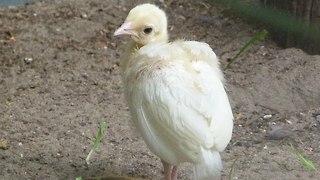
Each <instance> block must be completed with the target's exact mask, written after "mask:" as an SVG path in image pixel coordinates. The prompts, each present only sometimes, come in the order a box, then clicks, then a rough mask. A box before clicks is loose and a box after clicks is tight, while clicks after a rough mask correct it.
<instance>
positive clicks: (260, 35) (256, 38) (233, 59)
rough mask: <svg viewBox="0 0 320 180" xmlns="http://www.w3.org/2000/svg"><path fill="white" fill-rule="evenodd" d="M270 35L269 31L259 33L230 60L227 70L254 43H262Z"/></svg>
mask: <svg viewBox="0 0 320 180" xmlns="http://www.w3.org/2000/svg"><path fill="white" fill-rule="evenodd" d="M267 34H268V31H267V30H265V29H264V30H262V31H260V32H258V33H257V34H256V35H254V36H253V37H252V38H251V39H250V40H249V41H248V42H247V43H246V44H245V45H244V46H243V47H242V48H241V49H240V50H239V51H238V53H237V54H236V55H235V56H233V58H231V59H230V61H229V63H228V64H227V66H226V68H225V69H227V68H228V67H229V66H230V64H232V63H233V62H234V61H235V60H236V59H237V58H238V57H239V56H240V55H241V54H242V53H243V52H244V51H245V50H246V49H247V48H248V47H250V46H251V45H252V44H253V43H255V42H256V41H261V40H263V39H264V38H265V37H266V36H267Z"/></svg>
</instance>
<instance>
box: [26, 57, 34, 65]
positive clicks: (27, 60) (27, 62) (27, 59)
mask: <svg viewBox="0 0 320 180" xmlns="http://www.w3.org/2000/svg"><path fill="white" fill-rule="evenodd" d="M32 61H33V59H32V58H31V57H26V58H24V62H25V63H26V64H30V63H31V62H32Z"/></svg>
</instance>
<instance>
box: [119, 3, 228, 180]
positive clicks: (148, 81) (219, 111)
mask: <svg viewBox="0 0 320 180" xmlns="http://www.w3.org/2000/svg"><path fill="white" fill-rule="evenodd" d="M167 21H168V20H167V15H166V13H165V12H164V11H163V10H162V9H160V8H159V7H158V6H156V5H154V4H149V3H146V4H140V5H137V6H135V7H134V8H133V9H131V10H130V11H129V13H128V16H127V17H126V19H125V21H124V23H123V24H122V25H121V26H120V27H119V28H117V29H116V30H115V32H114V36H127V37H130V38H129V43H128V44H127V50H126V51H125V53H124V55H123V56H122V57H121V60H120V69H121V74H122V81H123V86H124V94H125V96H126V100H127V103H128V107H129V111H130V114H131V119H132V121H133V125H134V126H135V128H136V129H137V130H138V132H140V134H141V136H142V139H143V140H144V141H145V143H146V145H147V147H148V148H149V149H150V151H151V152H152V153H153V154H155V155H156V156H158V157H159V158H160V160H161V162H162V165H163V170H164V178H165V180H176V179H177V177H178V166H179V165H181V164H182V163H191V164H193V179H196V180H206V179H208V180H209V179H210V180H212V179H220V178H221V171H222V169H223V167H222V160H221V157H220V153H221V152H223V151H224V149H225V148H226V146H227V145H228V143H229V141H230V140H231V137H232V129H233V114H232V109H231V105H230V102H229V98H228V95H227V93H226V88H225V80H224V76H223V73H222V71H221V69H220V62H219V59H218V58H217V56H216V54H215V53H214V52H213V50H212V49H211V47H210V46H209V45H208V44H206V43H204V42H198V41H186V40H183V39H177V40H174V41H169V35H168V30H167V29H168V22H167Z"/></svg>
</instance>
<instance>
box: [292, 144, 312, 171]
mask: <svg viewBox="0 0 320 180" xmlns="http://www.w3.org/2000/svg"><path fill="white" fill-rule="evenodd" d="M290 146H291V148H292V150H293V152H294V153H295V155H296V156H297V158H298V159H299V161H300V163H301V164H302V166H303V167H305V168H306V169H308V170H309V171H316V170H317V168H316V166H315V165H314V164H313V162H312V161H311V160H309V159H307V158H306V157H304V156H303V155H302V154H301V153H300V152H299V150H298V149H297V148H296V147H294V146H293V145H292V144H291V143H290Z"/></svg>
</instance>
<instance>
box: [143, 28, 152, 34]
mask: <svg viewBox="0 0 320 180" xmlns="http://www.w3.org/2000/svg"><path fill="white" fill-rule="evenodd" d="M143 32H144V33H145V34H150V33H151V32H152V28H151V27H146V28H144V30H143Z"/></svg>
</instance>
